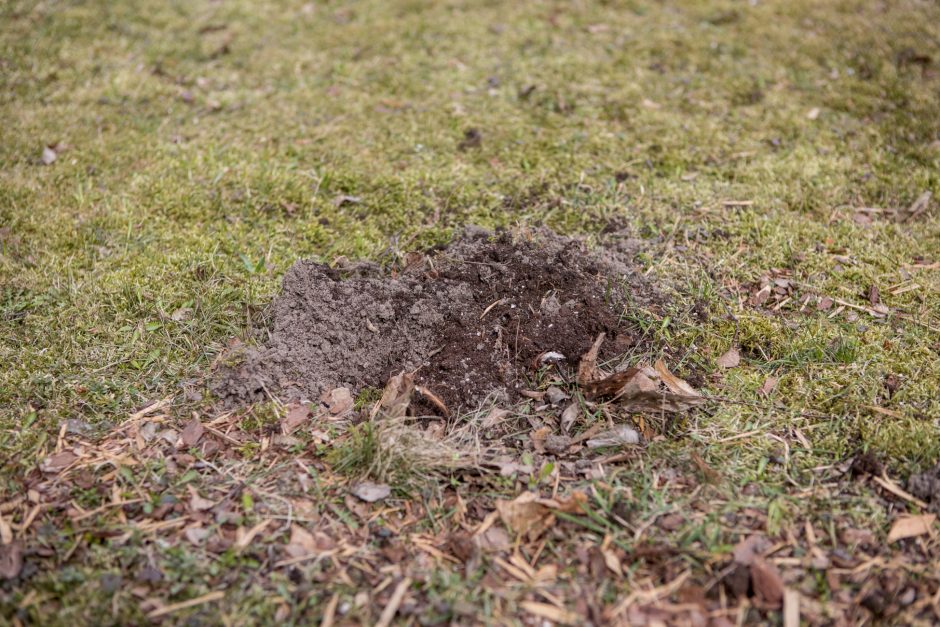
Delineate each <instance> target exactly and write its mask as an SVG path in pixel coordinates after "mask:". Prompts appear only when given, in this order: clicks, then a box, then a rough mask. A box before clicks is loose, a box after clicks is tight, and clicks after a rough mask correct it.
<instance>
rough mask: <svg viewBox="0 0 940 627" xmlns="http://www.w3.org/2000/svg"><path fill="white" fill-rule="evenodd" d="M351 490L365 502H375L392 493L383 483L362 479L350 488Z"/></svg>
mask: <svg viewBox="0 0 940 627" xmlns="http://www.w3.org/2000/svg"><path fill="white" fill-rule="evenodd" d="M351 492H352V493H353V495H355V496H357V497H359V498H360V499H362V500H363V501H365V502H367V503H375V502H376V501H381V500H382V499H384V498H386V497H387V496H388V495H390V494H391V493H392V489H391V488H390V487H389V486H387V485H385V484H384V483H373V482H371V481H363V482H362V483H359V484H357V485H356V486H355V487H354V488H353V489H352V490H351Z"/></svg>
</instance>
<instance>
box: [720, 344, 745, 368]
mask: <svg viewBox="0 0 940 627" xmlns="http://www.w3.org/2000/svg"><path fill="white" fill-rule="evenodd" d="M740 363H741V354H740V353H738V349H736V348H731V349H729V350H728V351H727V352H725V353H724V354H723V355H722V356H721V357H719V358H718V365H719V366H720V367H722V368H737V367H738V365H740Z"/></svg>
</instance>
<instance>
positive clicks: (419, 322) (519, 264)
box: [211, 229, 652, 411]
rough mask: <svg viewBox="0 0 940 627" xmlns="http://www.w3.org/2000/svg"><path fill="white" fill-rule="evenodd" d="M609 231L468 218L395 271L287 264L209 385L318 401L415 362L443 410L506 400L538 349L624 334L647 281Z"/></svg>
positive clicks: (238, 393) (228, 395)
mask: <svg viewBox="0 0 940 627" xmlns="http://www.w3.org/2000/svg"><path fill="white" fill-rule="evenodd" d="M618 243H619V244H620V246H619V247H618V246H612V247H610V249H609V250H608V252H605V253H603V254H600V253H592V252H589V251H588V250H587V249H586V247H585V246H584V244H583V243H582V242H580V241H578V240H575V239H571V238H565V237H561V236H558V235H555V234H554V233H551V232H549V231H547V230H541V231H538V232H536V233H534V234H532V233H530V234H529V235H528V237H512V236H510V235H508V234H503V235H499V236H494V235H492V234H490V233H488V232H485V231H482V230H480V229H468V230H467V231H465V232H464V233H463V234H462V235H460V236H459V237H458V238H457V239H456V240H455V241H454V242H453V243H452V244H451V245H450V246H448V247H447V248H445V249H443V250H441V251H438V252H436V253H434V254H431V255H417V256H416V255H414V254H409V255H407V256H406V263H403V264H402V267H401V268H399V269H397V271H395V272H391V273H388V272H384V271H382V270H381V269H380V268H379V267H378V266H375V265H373V264H362V263H360V264H355V265H346V266H343V267H339V268H330V267H328V266H325V265H322V264H319V263H315V262H312V261H300V262H297V263H296V264H295V265H294V266H293V267H292V268H291V269H290V270H289V271H288V272H287V275H286V276H285V277H284V282H283V291H282V293H281V295H280V296H279V297H278V298H277V299H276V300H275V302H274V304H273V310H272V314H273V316H272V317H273V328H272V329H271V335H270V337H271V339H270V341H269V343H268V344H267V346H265V347H263V348H261V349H259V350H248V351H246V352H245V353H244V354H243V355H242V356H241V361H240V363H237V364H236V365H233V366H225V367H223V368H221V369H220V370H219V371H218V372H217V373H216V376H215V378H214V381H213V383H212V384H211V387H212V390H213V392H214V394H215V395H216V396H217V397H218V398H219V399H220V400H221V401H222V402H223V403H224V404H226V405H228V406H233V405H239V404H244V403H250V402H256V401H261V400H267V399H268V398H269V395H273V396H276V397H278V398H280V399H281V400H284V401H289V400H300V399H316V398H319V396H320V394H321V392H322V391H323V390H325V389H332V388H334V387H341V386H345V387H348V388H350V390H352V391H353V393H354V394H356V393H358V392H359V391H360V390H361V389H363V388H364V387H373V388H378V389H381V388H382V387H384V386H385V383H386V382H387V381H388V380H389V378H390V377H391V376H394V375H395V374H398V373H399V372H401V371H409V372H410V371H414V370H417V372H416V374H415V378H414V381H415V384H416V385H420V386H422V387H423V388H424V389H426V390H428V391H430V392H431V393H433V394H434V395H435V396H436V397H437V398H439V400H440V401H441V402H443V404H445V405H446V406H447V407H449V408H451V409H452V410H454V409H459V408H462V407H463V408H467V407H473V406H476V405H478V404H479V403H480V402H482V401H483V400H484V399H486V398H487V397H490V398H492V397H496V398H502V399H505V400H510V401H511V400H516V399H517V398H518V395H519V392H520V391H521V390H523V389H526V388H527V386H528V385H529V381H527V377H529V376H530V375H531V374H532V373H533V371H534V368H535V367H538V366H539V365H540V363H539V362H540V359H539V357H540V356H542V355H544V354H548V353H551V354H553V355H555V354H557V355H559V356H560V357H559V358H560V359H563V360H565V361H567V362H568V364H569V365H570V366H573V367H576V366H577V363H578V359H579V358H580V356H581V355H582V354H583V353H584V352H585V351H587V350H588V349H589V348H590V347H591V343H592V341H593V340H594V338H596V337H597V336H598V334H599V333H606V335H607V337H608V338H609V340H610V344H611V345H612V346H613V345H615V346H617V347H619V348H622V347H623V346H629V345H631V344H632V343H633V341H634V340H633V338H632V337H631V336H630V334H629V333H628V332H626V330H625V329H624V328H623V327H622V326H621V325H620V323H619V320H620V316H621V314H622V312H623V311H624V308H625V307H627V306H629V305H630V303H634V302H642V303H644V304H645V303H648V302H649V301H650V300H651V298H652V291H651V289H650V288H649V287H648V286H647V284H646V283H645V282H644V281H643V280H642V277H641V273H640V272H638V271H636V269H635V267H634V266H633V265H632V263H631V252H632V251H631V247H630V245H629V244H627V245H624V244H623V242H622V241H621V242H618ZM541 365H542V366H545V364H541ZM428 409H429V411H433V409H434V408H433V407H428Z"/></svg>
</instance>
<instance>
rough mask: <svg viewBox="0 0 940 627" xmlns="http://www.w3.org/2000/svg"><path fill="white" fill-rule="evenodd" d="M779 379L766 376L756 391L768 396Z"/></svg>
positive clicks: (775, 387)
mask: <svg viewBox="0 0 940 627" xmlns="http://www.w3.org/2000/svg"><path fill="white" fill-rule="evenodd" d="M779 381H780V380H779V379H778V378H777V377H767V378H766V379H764V384H763V385H761V386H760V390H758V391H759V392H760V393H761V394H763V395H764V396H770V393H771V392H773V391H774V390H775V389H777V383H779Z"/></svg>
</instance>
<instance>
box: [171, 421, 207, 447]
mask: <svg viewBox="0 0 940 627" xmlns="http://www.w3.org/2000/svg"><path fill="white" fill-rule="evenodd" d="M205 432H206V430H205V427H203V426H202V423H201V422H199V420H198V419H197V418H193V419H192V420H190V421H189V422H187V423H186V426H185V427H183V430H182V431H181V432H180V439H179V442H178V444H177V448H189V447H191V446H196V443H197V442H199V440H200V439H201V438H202V436H203V434H204V433H205Z"/></svg>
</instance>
